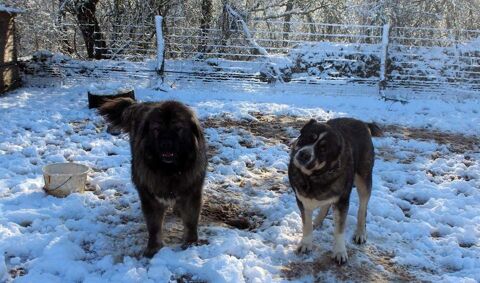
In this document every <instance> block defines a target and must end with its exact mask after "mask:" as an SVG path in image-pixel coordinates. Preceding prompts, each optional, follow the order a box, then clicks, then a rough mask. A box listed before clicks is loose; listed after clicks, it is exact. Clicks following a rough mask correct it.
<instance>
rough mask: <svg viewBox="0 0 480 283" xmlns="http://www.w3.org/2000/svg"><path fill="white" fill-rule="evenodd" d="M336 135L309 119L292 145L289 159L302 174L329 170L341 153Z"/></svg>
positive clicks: (328, 127)
mask: <svg viewBox="0 0 480 283" xmlns="http://www.w3.org/2000/svg"><path fill="white" fill-rule="evenodd" d="M341 149H342V148H341V141H340V138H339V136H338V134H337V133H336V132H335V131H333V130H332V128H331V127H330V126H329V125H327V124H324V123H318V122H317V121H316V120H314V119H311V120H310V121H309V122H308V123H307V124H306V125H305V126H303V128H302V129H301V130H300V137H298V139H297V140H296V141H295V143H294V144H293V149H292V154H291V159H292V162H293V164H294V165H295V167H297V168H298V169H300V170H301V171H302V172H303V173H304V174H306V175H311V174H312V173H313V172H315V171H318V170H322V169H326V168H331V167H332V166H333V164H334V163H336V162H337V160H338V156H339V155H340V153H341Z"/></svg>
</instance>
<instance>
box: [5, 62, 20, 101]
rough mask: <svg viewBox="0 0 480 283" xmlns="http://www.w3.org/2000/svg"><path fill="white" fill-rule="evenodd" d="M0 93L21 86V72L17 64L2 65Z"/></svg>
mask: <svg viewBox="0 0 480 283" xmlns="http://www.w3.org/2000/svg"><path fill="white" fill-rule="evenodd" d="M0 76H1V77H0V94H2V93H4V92H6V91H8V90H11V89H13V88H15V87H18V86H20V84H21V79H20V72H19V69H18V65H17V64H9V65H3V66H2V65H0Z"/></svg>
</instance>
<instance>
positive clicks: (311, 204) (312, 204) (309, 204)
mask: <svg viewBox="0 0 480 283" xmlns="http://www.w3.org/2000/svg"><path fill="white" fill-rule="evenodd" d="M296 195H297V198H298V200H299V201H300V202H301V203H302V204H303V207H304V208H305V209H308V210H314V209H316V208H319V207H322V206H326V205H331V204H333V203H335V202H337V200H338V197H332V198H329V199H325V200H318V199H314V198H307V197H304V196H302V195H301V194H299V193H296Z"/></svg>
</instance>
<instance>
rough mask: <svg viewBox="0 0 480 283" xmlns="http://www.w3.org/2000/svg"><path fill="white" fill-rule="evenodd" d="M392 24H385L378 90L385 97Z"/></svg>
mask: <svg viewBox="0 0 480 283" xmlns="http://www.w3.org/2000/svg"><path fill="white" fill-rule="evenodd" d="M389 34H390V25H389V24H385V25H383V30H382V51H381V52H382V53H381V55H380V81H379V82H378V92H379V94H380V97H382V98H385V94H384V91H385V89H386V87H387V58H388V43H389Z"/></svg>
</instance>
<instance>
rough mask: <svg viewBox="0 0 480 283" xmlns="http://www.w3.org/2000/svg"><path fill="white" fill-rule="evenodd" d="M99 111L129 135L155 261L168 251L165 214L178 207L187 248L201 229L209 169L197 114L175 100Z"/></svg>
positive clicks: (114, 103) (124, 101)
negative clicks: (160, 251)
mask: <svg viewBox="0 0 480 283" xmlns="http://www.w3.org/2000/svg"><path fill="white" fill-rule="evenodd" d="M99 112H100V114H101V115H103V116H104V117H105V118H106V119H107V121H108V122H109V123H111V125H112V126H114V127H116V128H120V129H121V130H122V131H124V132H127V133H128V134H129V136H130V148H131V151H132V181H133V183H134V184H135V186H136V188H137V191H138V195H139V197H140V201H141V204H142V211H143V215H144V217H145V221H146V223H147V229H148V234H149V238H148V245H147V248H146V249H145V252H144V255H145V256H147V257H152V256H153V255H154V254H155V253H156V252H157V251H158V250H159V249H160V248H162V247H163V245H164V244H163V241H162V226H163V218H164V215H165V211H166V209H167V208H168V206H169V205H171V204H175V207H176V209H177V210H178V211H179V213H180V216H181V218H182V221H183V225H184V236H183V241H184V246H187V245H189V244H191V243H194V242H196V241H197V240H198V233H197V226H198V221H199V217H200V209H201V205H202V187H203V182H204V179H205V171H206V167H207V155H206V142H205V138H204V135H203V131H202V128H201V126H200V123H199V121H198V119H197V118H196V116H195V114H194V113H193V112H192V110H190V109H189V108H188V107H187V106H185V105H184V104H182V103H180V102H176V101H165V102H145V103H136V102H135V101H134V100H132V99H130V98H118V99H114V100H110V101H108V102H106V103H105V104H103V106H102V107H100V109H99Z"/></svg>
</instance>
